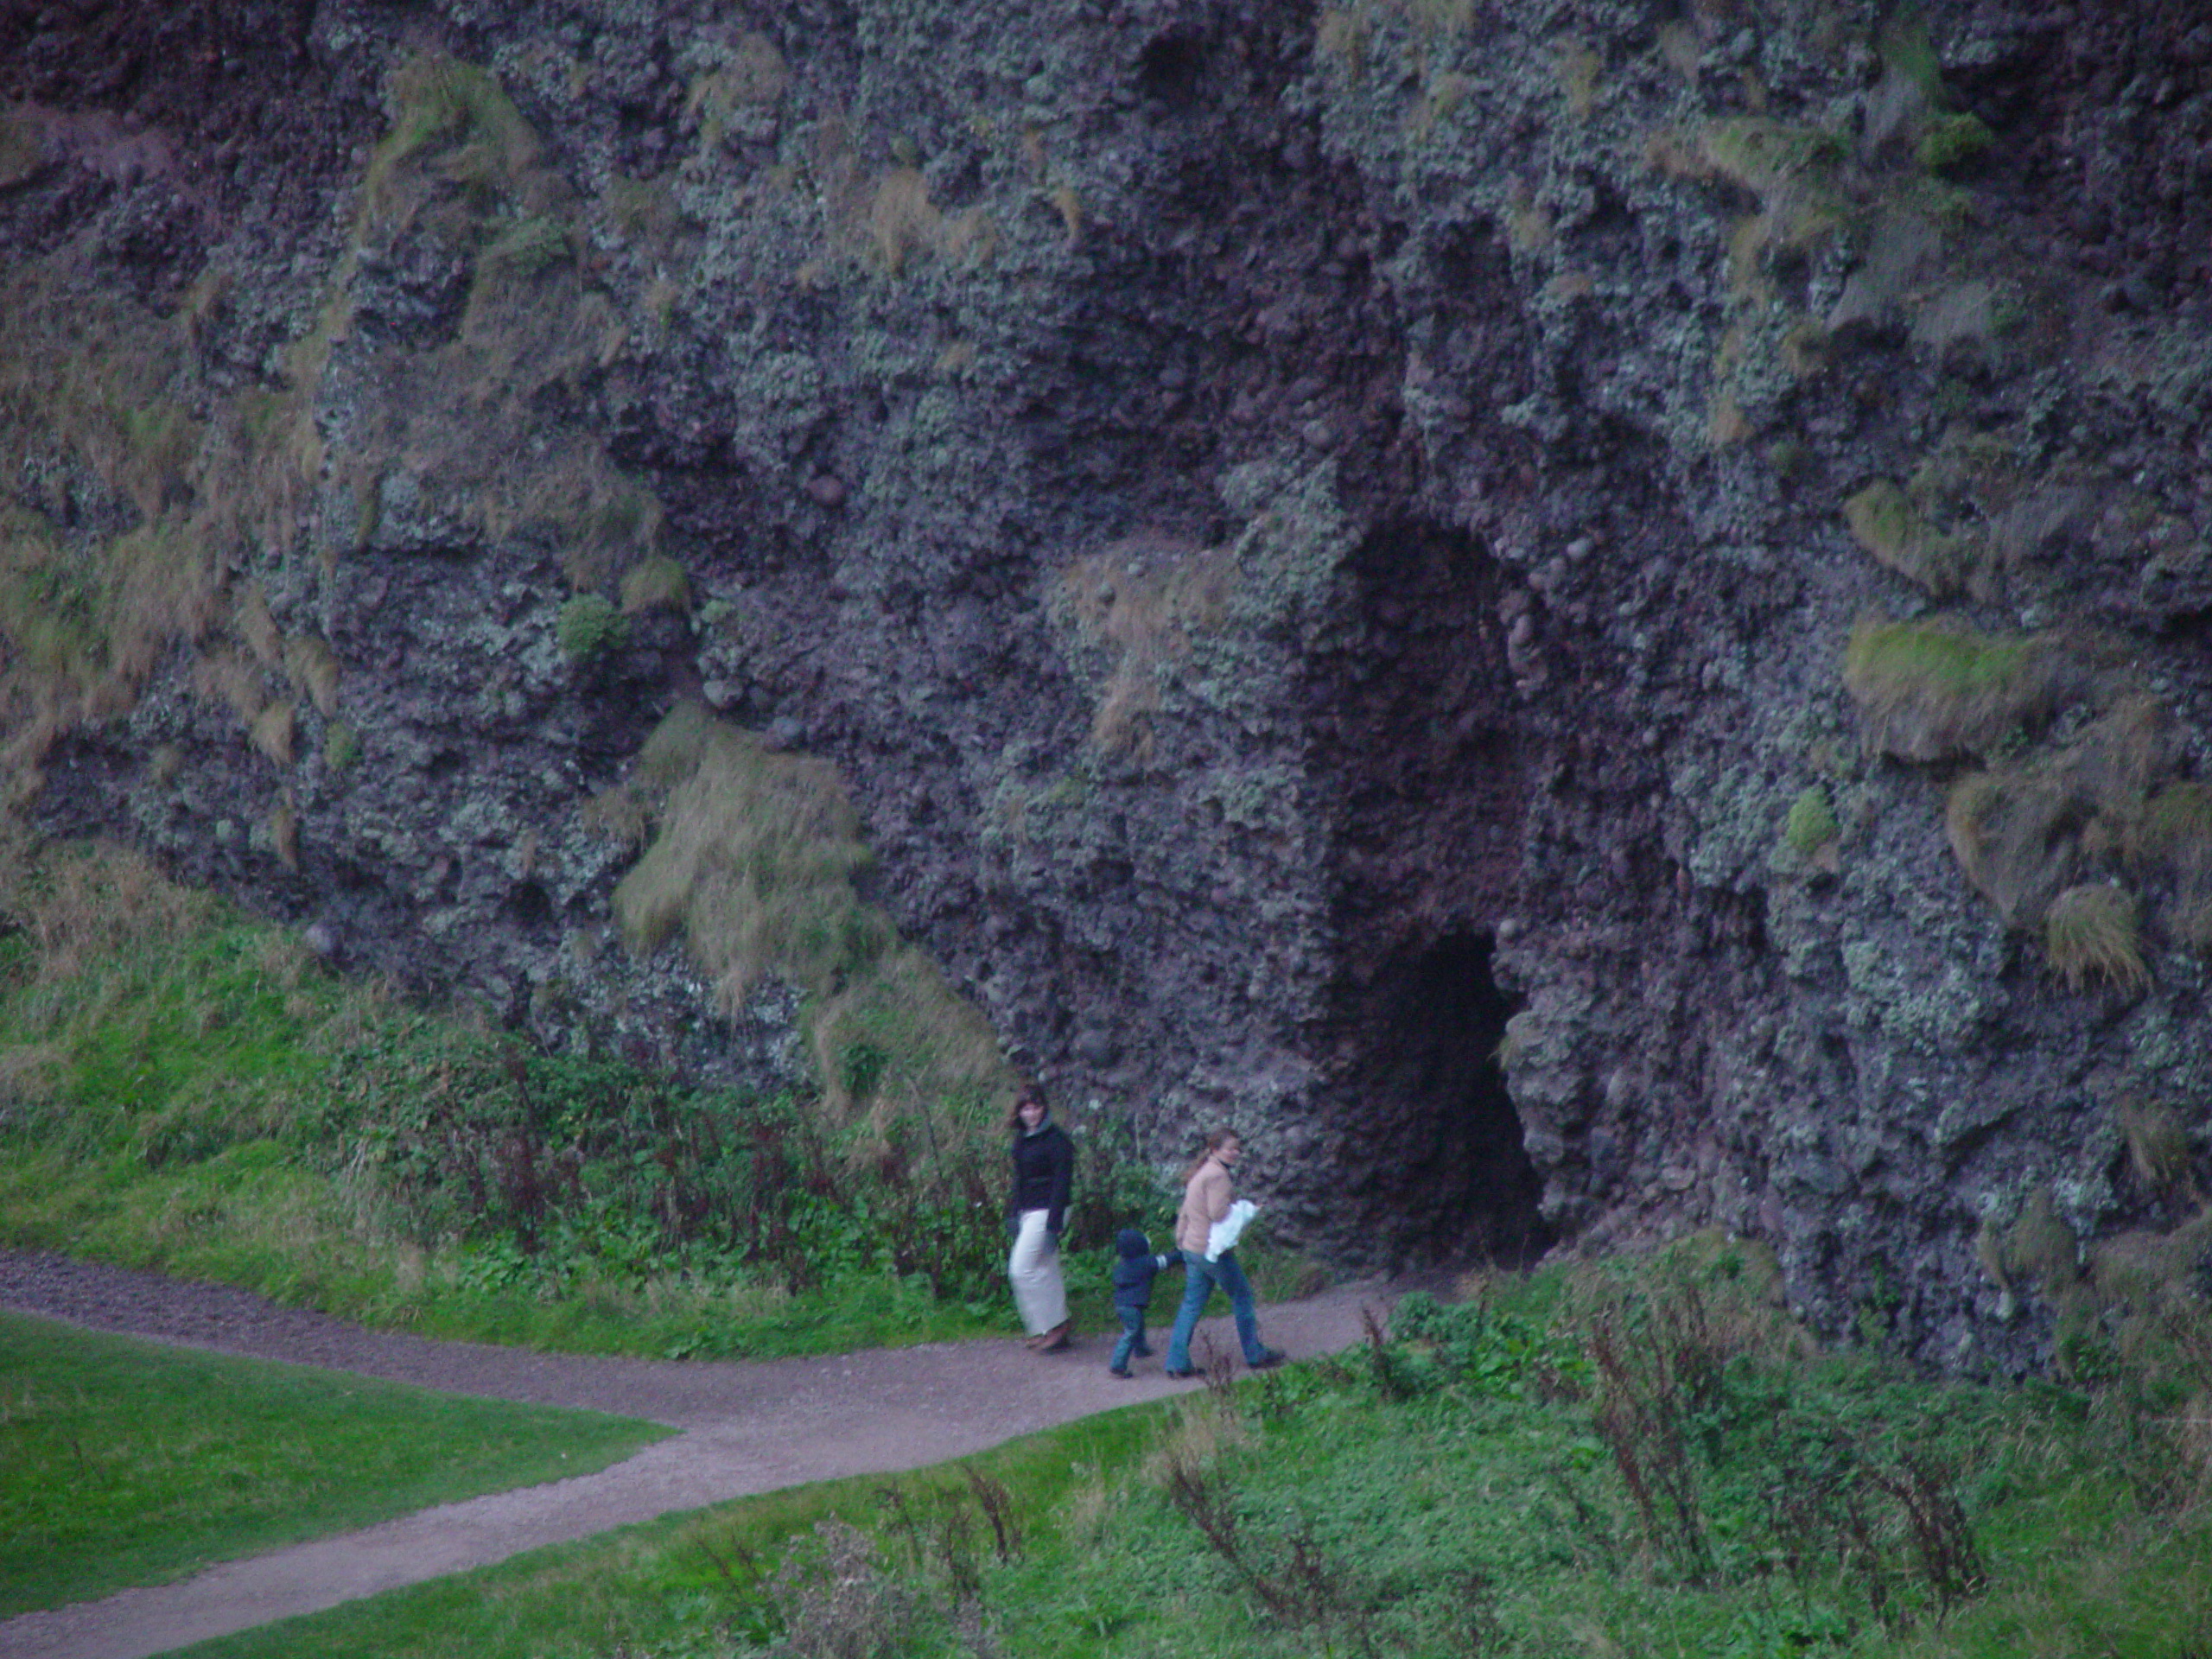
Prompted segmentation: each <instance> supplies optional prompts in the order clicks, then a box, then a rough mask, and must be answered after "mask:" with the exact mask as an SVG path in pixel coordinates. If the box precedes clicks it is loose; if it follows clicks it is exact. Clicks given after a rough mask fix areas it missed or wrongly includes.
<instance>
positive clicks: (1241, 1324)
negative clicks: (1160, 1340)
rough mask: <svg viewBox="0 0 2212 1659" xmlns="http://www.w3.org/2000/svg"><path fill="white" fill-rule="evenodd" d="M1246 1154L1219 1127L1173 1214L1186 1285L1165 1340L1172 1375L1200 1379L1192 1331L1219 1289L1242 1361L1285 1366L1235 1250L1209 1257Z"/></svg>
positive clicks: (1255, 1365) (1259, 1365)
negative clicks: (1263, 1333) (1265, 1338)
mask: <svg viewBox="0 0 2212 1659" xmlns="http://www.w3.org/2000/svg"><path fill="white" fill-rule="evenodd" d="M1243 1151H1244V1148H1243V1145H1242V1144H1241V1143H1240V1142H1239V1141H1237V1139H1236V1135H1235V1134H1234V1133H1233V1132H1232V1131H1230V1130H1228V1129H1216V1130H1215V1131H1214V1132H1213V1133H1212V1134H1211V1135H1208V1136H1207V1137H1206V1149H1205V1154H1204V1155H1203V1156H1201V1157H1200V1158H1199V1160H1198V1162H1197V1163H1196V1164H1195V1165H1193V1166H1192V1169H1191V1173H1190V1175H1189V1177H1188V1178H1187V1179H1185V1181H1184V1183H1183V1207H1182V1208H1181V1209H1180V1210H1179V1211H1176V1214H1175V1243H1176V1245H1177V1247H1178V1248H1179V1249H1181V1251H1182V1252H1183V1266H1184V1268H1185V1285H1184V1287H1183V1306H1182V1309H1181V1311H1180V1312H1179V1313H1177V1314H1176V1315H1175V1332H1174V1334H1173V1336H1171V1337H1170V1338H1168V1339H1167V1366H1166V1370H1167V1375H1168V1376H1197V1375H1198V1372H1197V1371H1196V1370H1192V1366H1191V1332H1193V1331H1194V1330H1196V1329H1197V1328H1198V1316H1199V1315H1200V1314H1201V1313H1205V1309H1206V1304H1207V1302H1209V1301H1211V1300H1212V1299H1213V1287H1215V1286H1216V1285H1219V1286H1220V1287H1222V1288H1223V1289H1224V1290H1225V1291H1227V1292H1228V1293H1229V1311H1230V1313H1231V1314H1232V1315H1234V1316H1235V1318H1236V1340H1237V1343H1238V1344H1239V1345H1240V1346H1242V1347H1243V1350H1244V1363H1246V1364H1247V1365H1249V1366H1250V1367H1251V1368H1252V1369H1253V1370H1255V1371H1257V1370H1265V1369H1266V1368H1267V1367H1268V1366H1270V1365H1279V1364H1281V1363H1282V1356H1281V1354H1280V1353H1278V1352H1277V1351H1275V1350H1274V1349H1272V1348H1270V1347H1268V1346H1267V1345H1266V1344H1264V1343H1262V1341H1261V1340H1260V1317H1259V1314H1258V1313H1256V1312H1255V1310H1254V1308H1253V1306H1252V1282H1251V1281H1250V1280H1249V1279H1247V1278H1245V1276H1244V1269H1243V1268H1241V1267H1239V1266H1237V1264H1236V1251H1235V1250H1233V1249H1229V1250H1224V1251H1223V1252H1222V1253H1221V1254H1220V1255H1218V1256H1217V1257H1215V1258H1214V1259H1213V1260H1211V1261H1208V1260H1207V1259H1206V1243H1207V1235H1208V1234H1209V1233H1211V1231H1212V1230H1213V1224H1214V1223H1216V1222H1217V1221H1219V1220H1221V1219H1222V1218H1223V1217H1225V1216H1226V1215H1228V1213H1229V1206H1230V1202H1231V1201H1232V1199H1233V1198H1234V1196H1235V1194H1234V1192H1233V1191H1232V1189H1231V1187H1230V1179H1229V1172H1230V1169H1232V1168H1233V1167H1235V1166H1236V1160H1237V1159H1238V1158H1239V1157H1240V1156H1242V1155H1243Z"/></svg>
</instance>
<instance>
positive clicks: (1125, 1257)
mask: <svg viewBox="0 0 2212 1659" xmlns="http://www.w3.org/2000/svg"><path fill="white" fill-rule="evenodd" d="M1114 1250H1115V1253H1116V1255H1119V1256H1120V1257H1121V1258H1122V1259H1121V1260H1120V1261H1118V1262H1116V1263H1115V1264H1114V1312H1115V1313H1118V1314H1119V1315H1121V1319H1122V1339H1121V1341H1119V1342H1117V1343H1116V1344H1114V1357H1113V1358H1112V1360H1111V1361H1109V1363H1108V1364H1107V1370H1110V1371H1112V1372H1113V1373H1114V1375H1115V1376H1119V1377H1127V1376H1128V1375H1129V1357H1130V1356H1131V1355H1132V1354H1135V1355H1136V1356H1137V1357H1139V1358H1142V1357H1146V1356H1147V1355H1149V1354H1150V1353H1151V1352H1152V1347H1151V1344H1148V1343H1147V1342H1146V1341H1145V1339H1144V1311H1145V1309H1147V1307H1149V1306H1152V1281H1153V1280H1154V1278H1156V1277H1157V1276H1158V1275H1159V1273H1160V1269H1161V1268H1170V1267H1179V1266H1181V1265H1182V1261H1183V1258H1182V1256H1181V1255H1180V1254H1177V1255H1154V1254H1153V1253H1152V1241H1151V1240H1150V1239H1148V1238H1147V1237H1146V1236H1144V1235H1143V1234H1142V1233H1141V1232H1139V1231H1138V1230H1136V1229H1135V1228H1134V1227H1124V1228H1122V1230H1121V1232H1120V1233H1119V1234H1118V1235H1117V1236H1116V1237H1115V1240H1114Z"/></svg>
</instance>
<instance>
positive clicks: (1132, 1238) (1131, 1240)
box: [1114, 1227, 1152, 1262]
mask: <svg viewBox="0 0 2212 1659" xmlns="http://www.w3.org/2000/svg"><path fill="white" fill-rule="evenodd" d="M1114 1248H1115V1249H1116V1250H1117V1251H1118V1252H1120V1254H1121V1256H1122V1260H1123V1261H1125V1262H1134V1261H1135V1260H1136V1259H1137V1257H1139V1256H1141V1255H1151V1254H1152V1241H1151V1240H1150V1239H1148V1238H1147V1237H1146V1236H1144V1235H1143V1234H1142V1233H1141V1232H1139V1231H1138V1230H1136V1229H1135V1228H1134V1227H1124V1228H1122V1230H1121V1231H1120V1232H1118V1233H1116V1235H1115V1236H1114Z"/></svg>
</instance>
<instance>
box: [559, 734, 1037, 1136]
mask: <svg viewBox="0 0 2212 1659" xmlns="http://www.w3.org/2000/svg"><path fill="white" fill-rule="evenodd" d="M631 790H632V798H633V800H634V802H635V804H636V806H637V808H638V810H639V815H640V816H641V817H643V818H644V819H645V820H647V821H649V822H650V823H652V842H651V843H650V844H649V845H648V846H647V847H646V849H645V854H644V855H643V856H642V857H641V858H639V861H638V862H637V864H636V866H635V867H634V868H632V870H631V871H630V873H629V874H627V875H626V876H625V877H624V878H623V879H622V881H621V883H620V886H619V887H616V889H615V893H614V911H615V914H616V916H617V917H618V918H619V919H620V922H621V924H622V928H623V931H624V934H625V936H626V938H628V939H629V941H630V943H631V944H632V947H633V948H634V949H637V950H641V951H648V952H649V951H652V950H658V949H659V948H660V947H661V946H662V945H664V944H666V943H668V942H669V941H670V940H671V939H672V938H675V937H676V936H677V935H678V934H679V933H680V934H681V935H682V936H683V939H684V941H685V944H686V946H687V948H688V950H690V955H691V957H692V960H693V961H694V962H696V963H697V964H698V965H699V968H700V969H701V971H702V972H703V973H705V974H706V975H707V976H708V977H709V980H710V981H711V982H712V983H713V985H714V988H715V995H716V997H717V999H718V1000H719V1001H721V1004H722V1005H723V1007H725V1008H728V1009H730V1010H733V1011H734V1009H736V1008H737V1007H740V1006H741V1005H742V1004H743V1003H744V1001H745V1000H746V998H747V996H748V995H751V994H752V992H753V990H754V989H755V988H757V987H758V986H760V984H761V983H762V982H764V981H766V979H768V978H769V977H771V976H774V977H778V978H780V979H783V980H785V981H786V982H789V983H791V984H792V985H793V986H795V987H797V988H798V990H799V992H800V994H801V995H802V998H803V999H804V1012H803V1018H804V1023H805V1027H806V1030H807V1033H808V1036H809V1039H810V1044H811V1046H812V1048H813V1052H814V1055H815V1059H816V1065H817V1071H818V1074H819V1076H820V1078H821V1085H822V1091H823V1101H824V1103H825V1106H826V1107H827V1109H829V1113H830V1114H831V1116H832V1117H833V1118H834V1119H836V1120H838V1121H841V1122H842V1121H850V1120H852V1119H854V1118H855V1117H858V1118H861V1119H864V1120H865V1122H866V1123H867V1124H868V1128H869V1129H870V1131H871V1132H872V1133H873V1134H874V1135H875V1136H876V1137H877V1138H878V1140H879V1142H880V1147H881V1148H882V1150H883V1151H884V1152H885V1153H886V1154H888V1153H889V1152H890V1149H891V1148H892V1147H893V1146H894V1145H895V1144H897V1143H898V1142H899V1141H900V1140H902V1139H904V1138H906V1136H907V1135H908V1134H909V1133H910V1134H911V1137H912V1141H913V1142H918V1143H920V1144H924V1145H930V1146H934V1147H938V1150H939V1151H940V1152H941V1153H944V1154H948V1155H953V1156H957V1157H958V1158H963V1159H968V1158H980V1157H982V1156H983V1155H984V1154H983V1146H984V1143H985V1142H986V1141H988V1140H989V1139H990V1137H992V1136H995V1134H996V1132H997V1130H996V1120H997V1116H998V1110H999V1108H998V1104H997V1103H999V1102H1000V1101H1001V1100H1003V1099H1006V1098H1008V1097H1009V1095H1008V1090H1010V1089H1011V1087H1012V1084H1013V1082H1014V1077H1013V1073H1012V1071H1011V1069H1010V1068H1009V1067H1008V1066H1007V1063H1006V1061H1005V1059H1004V1058H1003V1057H1002V1056H1001V1054H1000V1052H999V1048H998V1041H997V1039H996V1036H995V1034H994V1033H993V1032H992V1031H991V1029H990V1027H989V1025H988V1023H987V1022H986V1021H985V1020H983V1018H982V1014H981V1013H980V1012H979V1011H978V1010H976V1008H975V1007H973V1006H972V1005H971V1004H969V1003H968V1002H967V1001H964V1000H963V998H961V997H960V996H959V995H957V993H956V992H954V990H953V989H952V988H951V987H950V985H949V984H947V983H946V982H944V976H942V975H941V974H940V973H939V972H938V970H937V969H936V967H935V965H934V964H932V963H931V962H930V961H929V959H928V958H927V957H925V956H924V955H923V954H922V953H921V952H920V951H918V950H916V949H914V947H912V945H909V944H906V942H905V941H903V940H901V939H900V938H899V934H898V930H897V928H896V927H895V926H894V925H893V923H892V921H891V918H889V917H888V916H887V915H885V914H884V913H883V912H882V911H881V910H880V909H878V908H877V907H876V906H874V905H872V904H869V903H868V902H867V901H866V900H865V899H862V897H861V892H860V889H859V887H858V886H857V885H856V884H857V883H858V882H859V881H860V880H861V879H862V878H863V877H864V876H865V875H866V874H867V872H868V868H869V864H870V861H871V860H870V855H869V853H868V849H867V847H866V846H865V845H864V844H863V843H862V842H861V838H860V817H859V815H858V814H857V813H856V812H855V810H854V809H853V805H852V803H851V801H850V799H849V798H848V797H847V795H846V793H845V790H844V785H843V783H842V780H841V779H839V777H838V776H837V772H836V768H835V767H834V766H831V765H830V764H829V762H828V761H826V760H819V759H816V758H813V757H810V756H804V755H798V754H790V753H781V752H779V751H777V750H775V749H772V748H771V747H769V746H768V744H767V742H766V741H765V740H764V739H763V738H762V737H760V735H759V734H756V733H753V732H748V731H746V730H743V729H741V728H738V727H735V726H732V725H729V724H728V723H727V722H724V721H717V720H715V719H714V718H713V716H711V715H709V714H708V713H707V711H706V710H705V709H702V708H701V707H699V706H698V705H697V704H683V705H681V706H679V707H678V708H677V709H675V710H673V711H672V712H671V714H670V715H668V717H667V718H666V719H665V720H664V721H662V722H661V725H660V726H659V728H658V729H657V730H656V731H655V732H654V733H653V734H652V737H651V738H650V739H649V740H648V741H647V742H646V744H645V749H644V751H643V752H642V753H640V755H639V760H638V765H637V768H636V772H635V775H634V777H633V779H632V784H631ZM607 816H608V813H607V810H606V809H601V817H607ZM615 816H621V815H615ZM902 1123H903V1124H904V1126H905V1127H904V1129H903V1130H902V1129H901V1128H900V1125H901V1124H902Z"/></svg>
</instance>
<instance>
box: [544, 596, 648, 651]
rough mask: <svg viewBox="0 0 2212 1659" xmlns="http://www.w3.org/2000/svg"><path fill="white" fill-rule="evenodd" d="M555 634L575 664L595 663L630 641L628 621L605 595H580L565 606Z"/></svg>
mask: <svg viewBox="0 0 2212 1659" xmlns="http://www.w3.org/2000/svg"><path fill="white" fill-rule="evenodd" d="M553 632H554V638H556V639H558V640H559V641H560V642H561V654H562V655H563V656H564V657H566V658H568V659H569V661H570V662H572V663H580V664H581V663H589V662H594V661H595V660H597V659H598V658H601V657H604V656H606V655H607V654H608V653H609V652H616V651H620V650H621V649H622V647H623V646H624V645H627V644H628V643H629V642H630V624H629V622H628V620H627V619H626V618H625V617H624V616H623V614H622V613H621V612H620V611H618V610H616V609H615V608H614V605H613V601H611V600H609V599H607V597H606V595H604V594H577V595H576V596H575V598H574V599H572V600H570V601H569V602H568V603H567V604H565V605H563V606H562V607H561V613H560V615H559V617H558V618H556V620H555V622H554V625H553Z"/></svg>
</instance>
